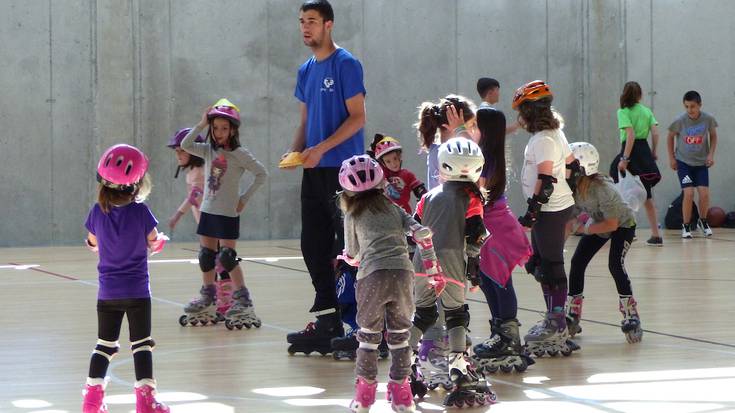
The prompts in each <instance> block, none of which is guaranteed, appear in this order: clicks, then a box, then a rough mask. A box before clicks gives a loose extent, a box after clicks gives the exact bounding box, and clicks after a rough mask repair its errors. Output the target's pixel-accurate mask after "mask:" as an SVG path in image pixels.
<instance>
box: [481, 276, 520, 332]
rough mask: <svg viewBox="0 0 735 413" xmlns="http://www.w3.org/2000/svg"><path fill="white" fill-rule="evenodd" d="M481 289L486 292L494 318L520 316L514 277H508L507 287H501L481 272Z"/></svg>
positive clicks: (503, 318)
mask: <svg viewBox="0 0 735 413" xmlns="http://www.w3.org/2000/svg"><path fill="white" fill-rule="evenodd" d="M480 289H481V290H482V292H483V293H484V294H485V299H486V300H487V305H488V306H489V307H490V314H492V318H493V319H496V320H500V321H506V320H512V319H514V318H516V317H517V316H518V299H517V298H516V290H515V289H514V288H513V277H510V278H508V283H507V284H506V285H505V287H501V286H500V285H498V283H496V282H495V281H493V280H491V279H490V277H488V276H486V275H485V274H480Z"/></svg>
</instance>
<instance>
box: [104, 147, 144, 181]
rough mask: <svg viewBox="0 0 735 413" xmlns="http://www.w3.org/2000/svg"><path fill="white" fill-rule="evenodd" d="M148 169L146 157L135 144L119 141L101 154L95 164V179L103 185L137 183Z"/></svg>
mask: <svg viewBox="0 0 735 413" xmlns="http://www.w3.org/2000/svg"><path fill="white" fill-rule="evenodd" d="M147 170H148V158H146V156H145V154H144V153H143V152H142V151H141V150H140V149H138V148H136V147H135V146H130V145H127V144H124V143H120V144H117V145H114V146H111V147H110V148H109V149H107V150H106V151H105V153H103V154H102V157H101V158H100V161H99V163H98V164H97V179H98V180H99V181H100V182H101V183H102V184H103V185H105V186H108V187H111V188H118V187H121V186H130V185H134V184H137V183H138V182H140V180H141V179H143V176H144V175H145V173H146V171H147Z"/></svg>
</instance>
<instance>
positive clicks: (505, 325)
mask: <svg viewBox="0 0 735 413" xmlns="http://www.w3.org/2000/svg"><path fill="white" fill-rule="evenodd" d="M490 324H491V336H490V338H489V339H488V340H487V341H485V342H484V343H480V344H478V345H476V346H475V347H474V348H473V353H474V355H473V357H472V360H473V361H474V363H475V366H476V367H477V371H479V372H480V373H482V374H483V375H484V374H486V373H495V372H497V371H498V370H500V371H502V372H503V373H510V372H511V371H513V369H514V368H515V369H516V371H517V372H519V373H522V372H524V371H526V369H527V368H528V366H530V365H532V364H534V363H536V362H535V361H534V360H533V358H531V357H530V356H529V355H528V354H527V353H526V351H525V349H524V348H523V346H521V337H520V334H519V332H518V327H519V326H520V324H519V323H518V320H516V319H511V320H506V321H500V320H498V321H496V320H493V321H492V322H491V323H490Z"/></svg>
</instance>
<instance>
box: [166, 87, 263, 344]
mask: <svg viewBox="0 0 735 413" xmlns="http://www.w3.org/2000/svg"><path fill="white" fill-rule="evenodd" d="M207 127H208V132H207V142H201V143H200V142H196V137H197V136H198V135H199V133H200V132H202V131H203V130H204V128H207ZM239 129H240V110H239V109H238V108H237V106H235V105H233V104H232V103H231V102H230V101H229V100H227V99H220V100H219V101H218V102H217V103H216V104H215V105H214V106H212V107H209V108H207V109H206V110H205V111H204V113H203V114H202V118H201V120H200V121H199V123H198V124H197V125H196V126H195V127H194V128H193V129H192V130H191V131H190V132H189V133H188V134H187V135H186V137H185V138H184V140H183V141H182V142H181V148H182V149H183V150H185V151H187V152H189V153H190V154H192V155H196V156H198V157H200V158H202V159H204V162H205V164H204V182H205V188H203V189H204V199H203V200H202V205H201V217H200V219H199V225H198V227H197V234H198V235H199V243H200V244H201V247H200V250H199V268H200V269H201V270H202V281H203V285H202V288H201V290H200V291H199V293H200V297H199V298H197V299H195V300H193V301H191V302H190V303H189V304H188V305H187V306H186V307H184V313H185V314H184V315H182V316H181V318H180V319H179V323H181V325H182V326H184V325H187V324H192V325H196V324H200V323H201V324H202V325H206V324H208V323H212V324H216V322H217V321H219V320H221V318H222V314H217V313H216V301H215V295H216V287H215V284H214V279H215V261H216V260H219V262H220V264H221V265H222V267H223V268H224V270H225V271H227V272H228V273H230V275H231V277H232V282H233V284H234V286H235V287H234V289H235V291H234V292H233V293H232V300H233V304H232V306H231V307H230V309H229V310H227V312H226V313H225V314H224V318H225V325H226V326H227V328H228V329H230V330H232V329H233V328H238V329H242V327H246V328H250V327H251V326H255V327H260V325H261V321H260V318H258V316H257V315H255V308H254V307H253V301H252V299H251V298H250V291H248V289H247V287H246V286H245V280H244V278H243V273H242V269H241V268H240V265H239V259H238V258H237V251H236V250H235V247H236V244H237V239H238V238H239V237H240V214H241V213H242V211H243V210H244V209H245V205H246V204H247V202H248V200H249V199H250V197H251V196H252V195H253V193H255V191H256V190H257V189H258V188H260V186H261V185H263V183H265V180H266V178H267V177H268V173H267V172H266V170H265V167H263V165H262V164H261V163H260V162H258V160H257V159H255V157H253V155H252V154H251V153H250V151H248V150H247V149H245V148H244V147H243V146H242V145H240V139H239V136H240V132H239ZM245 171H248V172H250V173H252V174H253V175H254V176H255V179H254V180H253V182H252V183H251V184H249V185H244V184H243V182H242V177H243V175H244V173H245Z"/></svg>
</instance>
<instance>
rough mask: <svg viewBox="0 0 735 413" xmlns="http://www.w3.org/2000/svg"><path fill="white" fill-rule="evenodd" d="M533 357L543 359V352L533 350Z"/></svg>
mask: <svg viewBox="0 0 735 413" xmlns="http://www.w3.org/2000/svg"><path fill="white" fill-rule="evenodd" d="M533 355H534V356H536V357H543V355H544V351H543V350H541V349H538V350H534V351H533Z"/></svg>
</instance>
